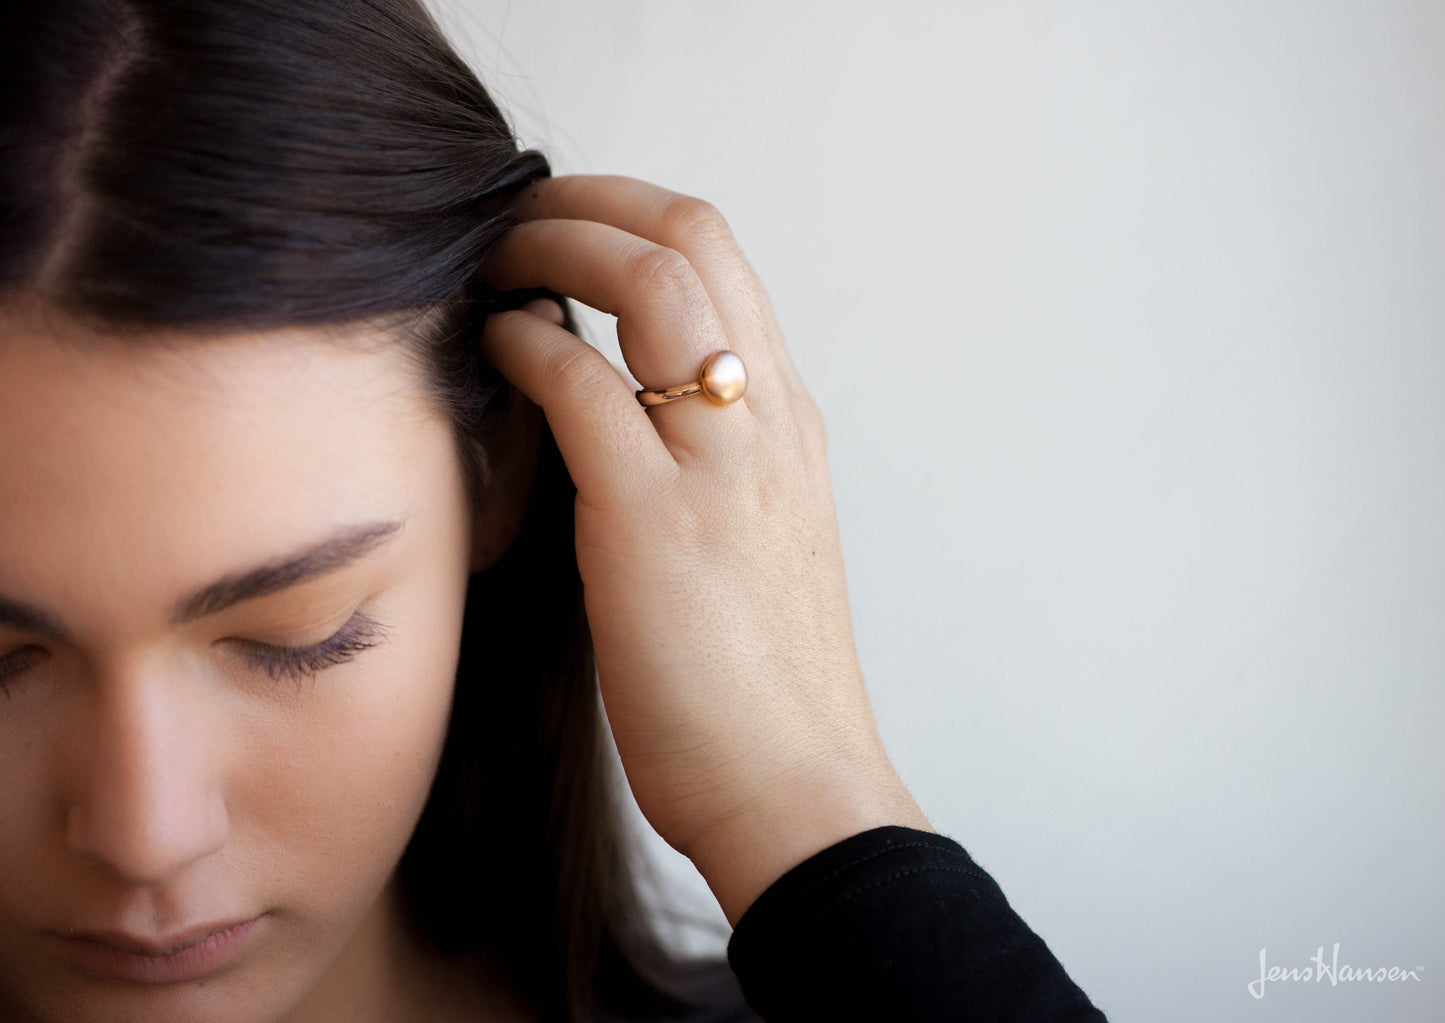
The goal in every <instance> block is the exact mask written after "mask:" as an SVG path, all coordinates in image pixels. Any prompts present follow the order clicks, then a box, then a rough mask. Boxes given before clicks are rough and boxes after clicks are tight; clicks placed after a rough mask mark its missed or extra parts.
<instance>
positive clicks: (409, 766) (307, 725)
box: [228, 593, 463, 934]
mask: <svg viewBox="0 0 1445 1023" xmlns="http://www.w3.org/2000/svg"><path fill="white" fill-rule="evenodd" d="M462 596H463V595H462V594H461V593H456V594H455V602H454V603H453V604H452V605H450V607H442V606H440V605H439V604H437V603H436V601H435V598H434V597H432V596H429V598H428V600H427V601H426V603H427V604H428V605H435V606H434V607H433V610H432V613H429V614H418V613H416V612H415V611H413V612H411V613H409V614H407V615H405V616H404V617H405V620H407V621H409V622H411V623H413V624H412V625H411V627H410V628H407V629H404V628H401V627H393V628H392V629H391V633H390V638H389V639H388V641H387V642H386V643H385V644H383V645H382V646H380V647H377V648H376V649H373V650H371V651H368V652H366V653H365V654H363V655H362V656H361V657H360V658H359V659H358V660H357V661H356V662H354V663H351V664H347V665H342V666H339V667H337V668H333V669H331V670H329V671H326V672H322V673H321V674H320V675H319V676H317V677H316V678H315V679H313V680H311V681H309V682H307V683H305V685H306V686H307V687H308V691H307V693H306V694H305V695H304V697H303V698H302V699H301V700H299V701H298V702H297V704H296V705H295V706H294V707H293V708H292V710H291V712H290V713H288V715H287V717H286V721H285V724H284V726H281V727H276V725H275V722H273V723H272V727H270V728H268V729H267V730H266V735H265V738H264V740H263V741H264V742H265V744H266V746H267V747H268V748H267V749H265V750H256V751H251V752H252V753H253V755H250V756H248V757H247V758H246V762H247V763H248V764H252V765H255V768H254V769H250V770H248V771H247V772H246V774H245V776H244V777H242V778H235V779H233V783H232V785H233V787H232V794H231V798H230V799H229V800H228V802H229V804H230V809H231V814H232V827H233V830H234V831H235V832H237V834H235V838H237V839H239V840H240V844H241V845H242V847H247V848H250V849H252V850H260V849H264V850H267V851H268V852H269V855H265V857H264V858H265V859H267V860H269V861H270V862H271V864H272V865H274V866H275V867H277V868H279V869H280V870H282V871H285V874H286V876H289V877H290V878H292V879H293V884H292V888H293V891H294V894H295V897H296V898H297V900H298V905H297V906H295V907H294V908H295V910H296V913H297V915H298V918H300V919H301V920H303V921H305V922H306V923H307V924H308V925H315V926H317V927H324V928H325V929H326V930H328V931H330V932H331V933H332V934H335V933H337V930H336V925H337V924H338V923H344V922H345V921H346V920H354V919H356V918H358V917H359V915H360V914H361V913H362V912H364V911H365V910H366V909H367V908H368V906H369V905H370V902H371V900H373V899H374V898H375V896H376V894H377V892H378V890H379V889H380V887H381V886H382V885H383V884H384V883H385V881H386V879H387V877H388V876H389V875H390V873H391V870H392V868H393V867H394V866H395V864H396V861H397V860H398V859H399V858H400V856H401V853H402V851H403V850H404V849H405V847H406V843H407V841H408V840H409V839H410V837H411V833H412V831H413V829H414V828H415V826H416V822H417V820H418V818H419V817H420V815H421V811H422V808H423V806H424V804H425V802H426V797H427V794H428V792H429V790H430V787H431V782H432V779H433V777H434V776H435V773H436V767H437V763H438V760H439V758H440V755H441V749H442V743H443V740H444V738H445V735H446V727H447V720H448V716H449V711H450V707H451V699H452V689H453V684H454V679H455V675H456V663H457V648H458V644H459V641H460V632H461V607H460V605H461V601H462ZM377 617H378V618H380V619H381V620H382V621H384V622H387V623H388V624H390V623H391V622H392V621H393V620H396V621H400V620H402V619H401V618H398V617H397V616H396V615H387V614H386V613H385V612H381V611H379V612H378V614H377ZM242 832H245V833H244V834H243V833H242ZM287 909H288V907H286V906H282V907H280V908H279V911H280V912H283V913H284V912H286V910H287ZM338 917H339V918H345V919H338ZM341 929H342V930H344V929H345V928H344V927H342V928H341Z"/></svg>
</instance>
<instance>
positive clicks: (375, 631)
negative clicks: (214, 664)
mask: <svg viewBox="0 0 1445 1023" xmlns="http://www.w3.org/2000/svg"><path fill="white" fill-rule="evenodd" d="M385 639H386V626H384V625H382V624H381V623H380V622H378V621H377V620H376V619H375V618H372V617H370V616H368V615H365V614H363V613H362V612H360V611H358V612H356V613H355V614H354V615H352V616H351V617H350V618H348V619H347V621H346V624H345V625H343V626H341V628H339V629H337V630H336V631H335V632H333V633H332V634H331V635H330V636H327V637H326V638H325V639H323V640H322V641H321V642H319V643H313V644H312V645H311V646H275V645H273V644H271V643H257V642H254V641H252V640H239V641H238V642H239V643H241V645H242V647H243V649H244V650H245V652H246V659H247V661H249V662H250V665H251V667H252V668H253V669H255V670H256V671H261V672H265V673H266V674H267V675H268V676H269V677H271V678H272V679H274V680H277V681H279V680H281V679H283V678H288V679H295V680H297V681H306V680H308V679H312V678H315V677H316V676H317V675H319V674H320V673H321V672H323V671H325V670H326V669H327V668H332V667H335V666H336V665H338V664H345V663H346V662H347V661H350V660H352V659H353V658H355V657H356V656H357V655H358V654H361V653H363V652H365V651H367V650H370V649H371V648H372V647H375V646H379V645H380V644H381V643H382V642H383V641H384V640H385ZM37 653H44V651H43V650H41V649H40V648H39V647H34V646H23V647H21V648H20V649H19V650H14V651H11V652H10V653H8V654H5V655H4V656H3V657H0V695H3V696H6V697H8V696H9V695H10V680H11V679H12V678H14V677H15V676H17V675H20V674H22V673H24V671H25V670H26V669H27V668H29V667H30V664H31V661H32V660H33V659H34V657H35V656H36V654H37Z"/></svg>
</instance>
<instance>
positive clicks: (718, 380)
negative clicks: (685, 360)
mask: <svg viewBox="0 0 1445 1023" xmlns="http://www.w3.org/2000/svg"><path fill="white" fill-rule="evenodd" d="M747 389H748V371H747V367H745V366H744V365H743V360H742V359H741V358H739V357H738V355H737V353H736V352H731V351H729V350H728V349H726V348H720V349H718V350H717V351H715V352H713V353H712V354H711V355H709V356H708V357H707V358H706V359H704V360H703V363H702V368H701V369H699V370H698V371H697V379H696V380H694V381H693V382H692V383H690V384H678V385H677V386H676V387H657V388H650V389H648V390H642V391H638V392H637V400H638V401H640V402H642V404H644V405H661V404H663V403H664V402H669V401H676V400H677V399H678V398H686V397H687V396H688V395H692V394H701V395H702V396H703V397H705V398H707V399H708V400H709V401H711V402H712V403H713V404H715V405H731V404H732V403H733V402H735V401H737V400H738V399H739V398H741V397H742V396H743V392H744V391H746V390H747Z"/></svg>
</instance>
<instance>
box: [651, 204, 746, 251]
mask: <svg viewBox="0 0 1445 1023" xmlns="http://www.w3.org/2000/svg"><path fill="white" fill-rule="evenodd" d="M662 222H663V227H664V230H666V231H667V233H668V236H669V237H678V238H686V239H689V240H697V241H703V242H724V241H731V239H732V228H731V227H730V226H729V225H728V222H727V219H726V218H725V217H724V216H723V215H722V212H721V211H719V210H718V208H717V207H716V206H714V205H713V204H712V203H710V202H708V201H707V200H705V199H698V198H695V197H693V196H690V195H679V196H677V197H675V198H673V199H671V200H669V202H668V204H667V207H666V208H665V209H664V210H663V213H662Z"/></svg>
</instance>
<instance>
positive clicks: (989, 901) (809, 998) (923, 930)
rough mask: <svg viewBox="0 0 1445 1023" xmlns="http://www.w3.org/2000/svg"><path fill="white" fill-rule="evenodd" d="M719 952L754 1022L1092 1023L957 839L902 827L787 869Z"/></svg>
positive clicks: (1093, 1016) (1095, 1021) (1058, 969)
mask: <svg viewBox="0 0 1445 1023" xmlns="http://www.w3.org/2000/svg"><path fill="white" fill-rule="evenodd" d="M727 955H728V962H729V964H730V965H731V967H732V970H733V972H734V973H735V974H736V975H737V979H738V982H739V984H740V985H741V988H742V992H743V994H744V996H745V997H746V998H747V1001H748V1003H749V1004H750V1005H751V1006H752V1008H753V1009H754V1010H755V1011H756V1012H757V1013H758V1014H759V1015H760V1016H761V1017H762V1018H763V1019H764V1020H765V1021H767V1023H793V1021H804V1020H806V1021H823V1020H828V1021H832V1020H878V1021H899V1023H915V1021H917V1023H932V1021H935V1020H937V1021H943V1020H947V1021H950V1023H957V1021H963V1020H969V1021H973V1020H976V1021H980V1023H985V1021H989V1023H991V1021H999V1023H1003V1021H1008V1023H1045V1021H1048V1023H1104V1014H1103V1013H1102V1012H1100V1011H1099V1010H1098V1009H1097V1008H1095V1007H1094V1005H1093V1004H1092V1003H1091V1002H1090V1001H1089V999H1088V997H1087V996H1086V995H1085V994H1084V992H1083V991H1081V990H1080V989H1079V987H1078V985H1076V984H1075V983H1074V982H1073V980H1071V979H1070V978H1069V976H1068V974H1067V973H1065V972H1064V968H1063V966H1062V964H1060V962H1059V961H1058V959H1056V958H1055V957H1054V955H1053V954H1052V953H1051V952H1050V951H1049V949H1048V946H1046V945H1045V944H1044V942H1043V939H1042V938H1040V937H1039V936H1038V935H1037V934H1035V933H1034V932H1033V931H1032V930H1030V929H1029V926H1028V925H1027V924H1026V923H1024V921H1023V920H1022V919H1021V918H1020V917H1019V915H1018V914H1017V913H1015V912H1014V911H1013V909H1012V908H1010V906H1009V904H1008V900H1007V899H1005V898H1004V894H1003V891H1002V890H1001V889H1000V888H999V886H998V884H997V883H995V881H994V880H993V878H992V877H990V876H989V875H988V873H987V872H985V871H984V870H983V868H981V867H980V866H978V864H976V863H974V861H973V859H972V858H971V857H970V856H969V855H968V853H967V852H965V851H964V849H963V847H962V846H960V845H959V844H958V843H957V842H955V841H953V840H952V839H949V838H945V837H943V836H942V835H935V834H932V833H930V832H926V831H917V830H914V829H912V828H903V827H884V828H875V829H873V830H871V831H865V832H863V833H861V834H858V835H854V836H852V837H850V838H847V839H844V840H843V841H841V842H839V843H837V844H836V845H833V846H830V847H829V848H827V849H824V850H823V851H822V852H820V853H818V854H817V855H815V856H813V857H811V858H810V859H808V860H806V861H804V862H803V863H800V864H798V865H797V866H796V867H794V868H793V869H792V870H790V871H788V873H786V874H784V875H783V876H782V877H780V878H779V879H778V880H777V881H775V882H773V884H772V885H771V886H769V887H768V889H767V890H766V891H764V892H763V893H762V895H760V896H758V898H757V900H756V901H755V902H754V903H753V905H752V906H750V907H749V908H748V910H747V911H746V912H745V913H744V914H743V916H742V918H741V919H740V920H739V921H738V923H737V927H736V928H735V929H734V930H733V935H732V938H731V940H730V941H729V942H728V949H727Z"/></svg>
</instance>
